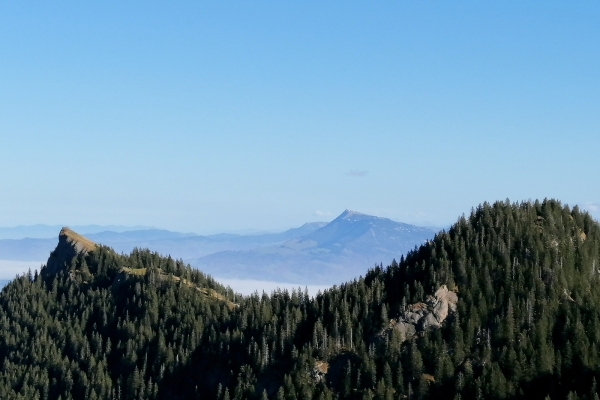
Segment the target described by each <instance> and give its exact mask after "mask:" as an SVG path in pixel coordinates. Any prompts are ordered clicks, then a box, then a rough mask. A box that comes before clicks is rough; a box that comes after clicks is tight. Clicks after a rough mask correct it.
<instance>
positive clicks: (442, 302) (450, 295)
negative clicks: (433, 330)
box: [431, 285, 458, 323]
mask: <svg viewBox="0 0 600 400" xmlns="http://www.w3.org/2000/svg"><path fill="white" fill-rule="evenodd" d="M457 301H458V296H457V295H456V293H454V292H451V291H449V290H448V288H447V287H446V285H442V286H440V288H439V289H438V290H437V291H436V292H435V294H434V296H433V299H431V302H432V303H433V314H434V315H435V318H436V319H437V320H438V322H439V323H442V322H444V320H445V319H446V317H447V316H448V311H449V310H452V311H456V302H457Z"/></svg>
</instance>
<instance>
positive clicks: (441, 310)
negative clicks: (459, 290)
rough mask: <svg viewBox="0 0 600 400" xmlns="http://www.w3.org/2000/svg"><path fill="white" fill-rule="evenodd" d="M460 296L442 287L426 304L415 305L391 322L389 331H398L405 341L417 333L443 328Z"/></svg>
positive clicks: (454, 309)
mask: <svg viewBox="0 0 600 400" xmlns="http://www.w3.org/2000/svg"><path fill="white" fill-rule="evenodd" d="M457 302H458V296H457V295H456V293H455V292H453V291H451V290H448V287H447V286H446V285H442V286H440V287H439V289H438V290H437V291H436V292H435V293H434V295H433V296H428V297H427V299H426V301H425V303H415V304H411V305H409V306H408V307H406V309H405V310H403V311H402V312H401V313H400V316H399V317H398V318H397V319H393V320H391V321H390V326H389V327H388V330H389V329H396V330H398V331H399V332H400V334H401V335H402V338H403V339H404V340H406V339H409V338H411V337H412V336H414V335H416V334H417V332H423V331H429V330H432V329H437V328H439V327H441V326H442V323H443V322H444V321H445V320H446V318H448V315H449V314H450V313H453V312H455V311H456V303H457Z"/></svg>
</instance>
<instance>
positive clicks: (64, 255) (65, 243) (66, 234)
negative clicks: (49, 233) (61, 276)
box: [42, 227, 96, 274]
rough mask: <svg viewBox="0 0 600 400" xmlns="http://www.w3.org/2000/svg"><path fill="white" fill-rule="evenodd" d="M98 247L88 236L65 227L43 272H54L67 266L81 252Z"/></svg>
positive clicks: (85, 252) (84, 252)
mask: <svg viewBox="0 0 600 400" xmlns="http://www.w3.org/2000/svg"><path fill="white" fill-rule="evenodd" d="M95 248H96V244H95V243H94V242H92V241H91V240H89V239H88V238H86V237H84V236H81V235H80V234H78V233H76V232H74V231H72V230H71V229H69V228H67V227H64V228H62V229H61V230H60V233H59V235H58V244H57V245H56V248H55V249H54V250H53V251H52V253H50V257H49V258H48V262H47V263H46V266H45V267H44V268H42V273H43V274H54V273H56V272H58V271H60V270H61V269H62V268H64V267H65V265H66V263H68V262H70V261H71V259H72V258H73V257H75V256H77V255H79V254H87V253H88V252H89V251H92V250H94V249H95Z"/></svg>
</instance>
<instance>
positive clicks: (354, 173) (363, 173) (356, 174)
mask: <svg viewBox="0 0 600 400" xmlns="http://www.w3.org/2000/svg"><path fill="white" fill-rule="evenodd" d="M368 174H369V171H361V170H357V169H353V170H352V171H348V172H346V175H347V176H353V177H363V176H367V175H368Z"/></svg>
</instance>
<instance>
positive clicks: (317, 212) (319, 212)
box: [313, 210, 333, 217]
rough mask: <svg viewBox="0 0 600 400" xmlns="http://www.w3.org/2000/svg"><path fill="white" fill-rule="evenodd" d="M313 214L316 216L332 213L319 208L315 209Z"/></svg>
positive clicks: (325, 215)
mask: <svg viewBox="0 0 600 400" xmlns="http://www.w3.org/2000/svg"><path fill="white" fill-rule="evenodd" d="M313 215H315V216H317V217H330V216H331V215H333V213H331V212H330V211H321V210H316V211H315V212H314V213H313Z"/></svg>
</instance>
